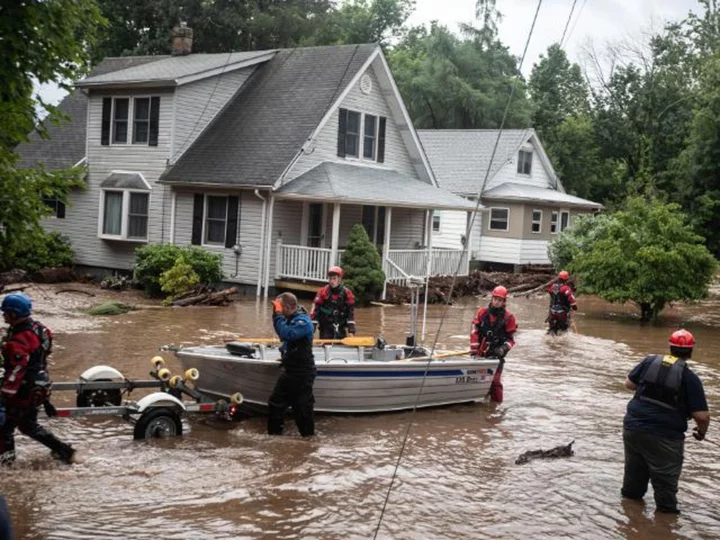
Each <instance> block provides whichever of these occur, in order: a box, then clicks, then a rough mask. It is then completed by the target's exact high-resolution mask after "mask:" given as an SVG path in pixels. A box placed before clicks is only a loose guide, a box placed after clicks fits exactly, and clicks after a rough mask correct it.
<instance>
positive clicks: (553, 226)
mask: <svg viewBox="0 0 720 540" xmlns="http://www.w3.org/2000/svg"><path fill="white" fill-rule="evenodd" d="M557 226H558V213H557V212H552V213H551V214H550V234H557V232H558V230H557Z"/></svg>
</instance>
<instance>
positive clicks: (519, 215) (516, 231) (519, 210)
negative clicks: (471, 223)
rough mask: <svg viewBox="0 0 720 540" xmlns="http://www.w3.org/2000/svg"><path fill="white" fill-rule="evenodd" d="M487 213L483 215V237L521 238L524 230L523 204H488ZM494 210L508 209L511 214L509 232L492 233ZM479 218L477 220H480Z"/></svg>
mask: <svg viewBox="0 0 720 540" xmlns="http://www.w3.org/2000/svg"><path fill="white" fill-rule="evenodd" d="M485 206H486V207H487V212H483V213H482V233H481V234H482V236H491V237H496V238H521V237H522V231H523V230H524V229H523V227H524V225H523V224H524V222H525V208H524V206H523V205H522V204H517V203H514V204H512V203H504V202H496V201H493V202H492V203H491V202H486V203H485ZM493 208H507V209H509V210H510V212H509V218H508V219H509V223H508V230H507V231H491V230H490V215H491V211H492V209H493ZM479 218H480V216H478V217H477V218H475V219H479Z"/></svg>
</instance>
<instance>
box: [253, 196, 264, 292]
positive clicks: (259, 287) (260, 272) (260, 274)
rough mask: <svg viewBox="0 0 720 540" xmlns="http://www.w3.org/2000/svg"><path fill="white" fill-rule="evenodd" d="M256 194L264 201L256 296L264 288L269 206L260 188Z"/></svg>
mask: <svg viewBox="0 0 720 540" xmlns="http://www.w3.org/2000/svg"><path fill="white" fill-rule="evenodd" d="M255 196H256V197H257V198H258V199H260V200H261V201H262V214H261V217H260V223H261V225H260V253H259V254H258V278H257V289H256V290H255V296H258V297H259V296H260V291H261V290H262V278H263V270H264V268H263V253H265V226H266V225H267V224H266V223H265V209H266V208H267V199H266V198H265V197H263V196H262V195H260V190H259V189H256V190H255Z"/></svg>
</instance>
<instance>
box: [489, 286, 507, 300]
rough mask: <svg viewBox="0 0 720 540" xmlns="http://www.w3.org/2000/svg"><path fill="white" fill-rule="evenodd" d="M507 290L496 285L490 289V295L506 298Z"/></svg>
mask: <svg viewBox="0 0 720 540" xmlns="http://www.w3.org/2000/svg"><path fill="white" fill-rule="evenodd" d="M507 295H508V292H507V289H506V288H505V287H503V286H502V285H498V286H497V287H495V288H494V289H493V290H492V296H498V297H500V298H507Z"/></svg>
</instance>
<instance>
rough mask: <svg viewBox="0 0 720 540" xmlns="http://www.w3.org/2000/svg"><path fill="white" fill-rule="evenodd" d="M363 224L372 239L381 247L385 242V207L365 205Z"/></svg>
mask: <svg viewBox="0 0 720 540" xmlns="http://www.w3.org/2000/svg"><path fill="white" fill-rule="evenodd" d="M362 224H363V227H364V228H365V232H366V233H367V235H368V237H369V238H370V241H371V242H372V243H373V244H375V246H377V247H378V248H381V247H382V245H383V244H384V243H385V207H384V206H363V209H362Z"/></svg>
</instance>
